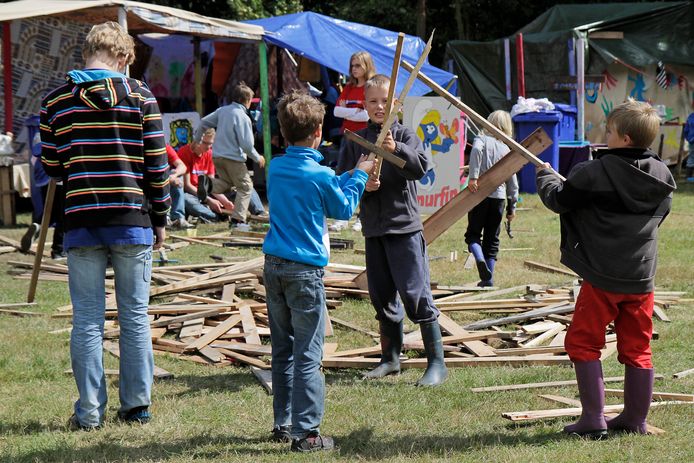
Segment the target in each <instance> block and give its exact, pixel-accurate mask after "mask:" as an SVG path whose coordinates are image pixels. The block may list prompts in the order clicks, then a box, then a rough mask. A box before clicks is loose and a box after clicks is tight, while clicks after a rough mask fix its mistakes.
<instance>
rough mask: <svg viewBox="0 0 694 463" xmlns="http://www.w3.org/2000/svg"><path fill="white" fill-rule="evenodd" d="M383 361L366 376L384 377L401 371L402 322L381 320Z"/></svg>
mask: <svg viewBox="0 0 694 463" xmlns="http://www.w3.org/2000/svg"><path fill="white" fill-rule="evenodd" d="M379 324H380V332H381V363H379V364H378V366H377V367H376V368H374V369H373V370H371V371H369V372H367V373H365V374H364V378H368V379H374V378H383V377H384V376H388V375H396V374H398V373H400V352H401V351H402V338H403V335H402V322H400V323H392V322H389V321H380V322H379Z"/></svg>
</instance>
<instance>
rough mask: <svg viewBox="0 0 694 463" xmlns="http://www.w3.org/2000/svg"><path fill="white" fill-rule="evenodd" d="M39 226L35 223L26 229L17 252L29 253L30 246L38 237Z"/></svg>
mask: <svg viewBox="0 0 694 463" xmlns="http://www.w3.org/2000/svg"><path fill="white" fill-rule="evenodd" d="M40 229H41V226H40V225H39V224H37V223H32V224H31V225H29V228H27V231H26V232H25V233H24V235H23V236H22V240H21V241H20V242H19V250H20V251H22V252H29V249H31V246H32V245H33V244H34V242H35V241H36V240H37V239H38V237H39V231H40Z"/></svg>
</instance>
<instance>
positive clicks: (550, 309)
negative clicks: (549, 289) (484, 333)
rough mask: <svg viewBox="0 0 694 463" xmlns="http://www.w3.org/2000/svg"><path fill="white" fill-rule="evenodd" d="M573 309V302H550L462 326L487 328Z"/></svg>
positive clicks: (477, 328) (473, 328) (563, 312)
mask: <svg viewBox="0 0 694 463" xmlns="http://www.w3.org/2000/svg"><path fill="white" fill-rule="evenodd" d="M573 311H574V304H572V303H566V302H558V303H556V304H550V305H548V306H547V307H540V308H537V309H533V310H529V311H527V312H525V313H522V314H516V315H509V316H508V317H501V318H492V319H486V320H480V321H478V322H474V323H470V324H468V325H465V326H464V327H463V328H465V329H466V330H480V329H484V328H489V327H490V326H494V325H498V326H501V325H508V324H510V323H518V322H521V321H524V320H530V319H531V318H540V317H544V316H547V315H552V314H565V313H569V312H573Z"/></svg>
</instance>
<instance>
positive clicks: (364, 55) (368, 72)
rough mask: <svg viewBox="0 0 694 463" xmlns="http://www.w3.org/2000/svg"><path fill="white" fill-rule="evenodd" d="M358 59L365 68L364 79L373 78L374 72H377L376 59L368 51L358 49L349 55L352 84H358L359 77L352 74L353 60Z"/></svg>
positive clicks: (349, 81) (350, 81)
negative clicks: (356, 77)
mask: <svg viewBox="0 0 694 463" xmlns="http://www.w3.org/2000/svg"><path fill="white" fill-rule="evenodd" d="M355 59H356V60H357V61H358V62H359V64H361V67H363V68H364V79H365V80H369V79H371V78H372V77H373V76H374V74H376V66H374V60H373V58H371V55H370V54H369V52H368V51H358V52H356V53H354V54H353V55H352V56H350V57H349V80H348V81H347V82H348V83H350V84H352V85H357V84H358V83H359V82H357V79H355V78H354V76H353V75H352V61H354V60H355Z"/></svg>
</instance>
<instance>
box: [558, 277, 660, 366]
mask: <svg viewBox="0 0 694 463" xmlns="http://www.w3.org/2000/svg"><path fill="white" fill-rule="evenodd" d="M652 315H653V293H652V292H651V293H643V294H622V293H613V292H610V291H604V290H602V289H599V288H596V287H595V286H593V285H591V284H590V283H588V282H587V281H584V282H583V284H582V285H581V292H580V293H579V295H578V299H577V300H576V310H575V312H574V316H573V320H572V321H571V326H569V330H568V331H567V333H566V340H565V341H564V347H565V348H566V352H567V353H568V354H569V358H570V359H571V360H572V361H573V362H588V361H592V360H598V359H599V358H600V350H601V349H602V348H603V347H604V346H605V328H606V327H607V325H609V324H610V322H612V321H614V327H615V331H616V332H617V352H618V353H619V355H618V357H617V359H618V360H619V362H620V363H623V364H626V365H630V366H632V367H636V368H653V364H652V363H651V335H652V334H653V320H652V318H651V317H652Z"/></svg>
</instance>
